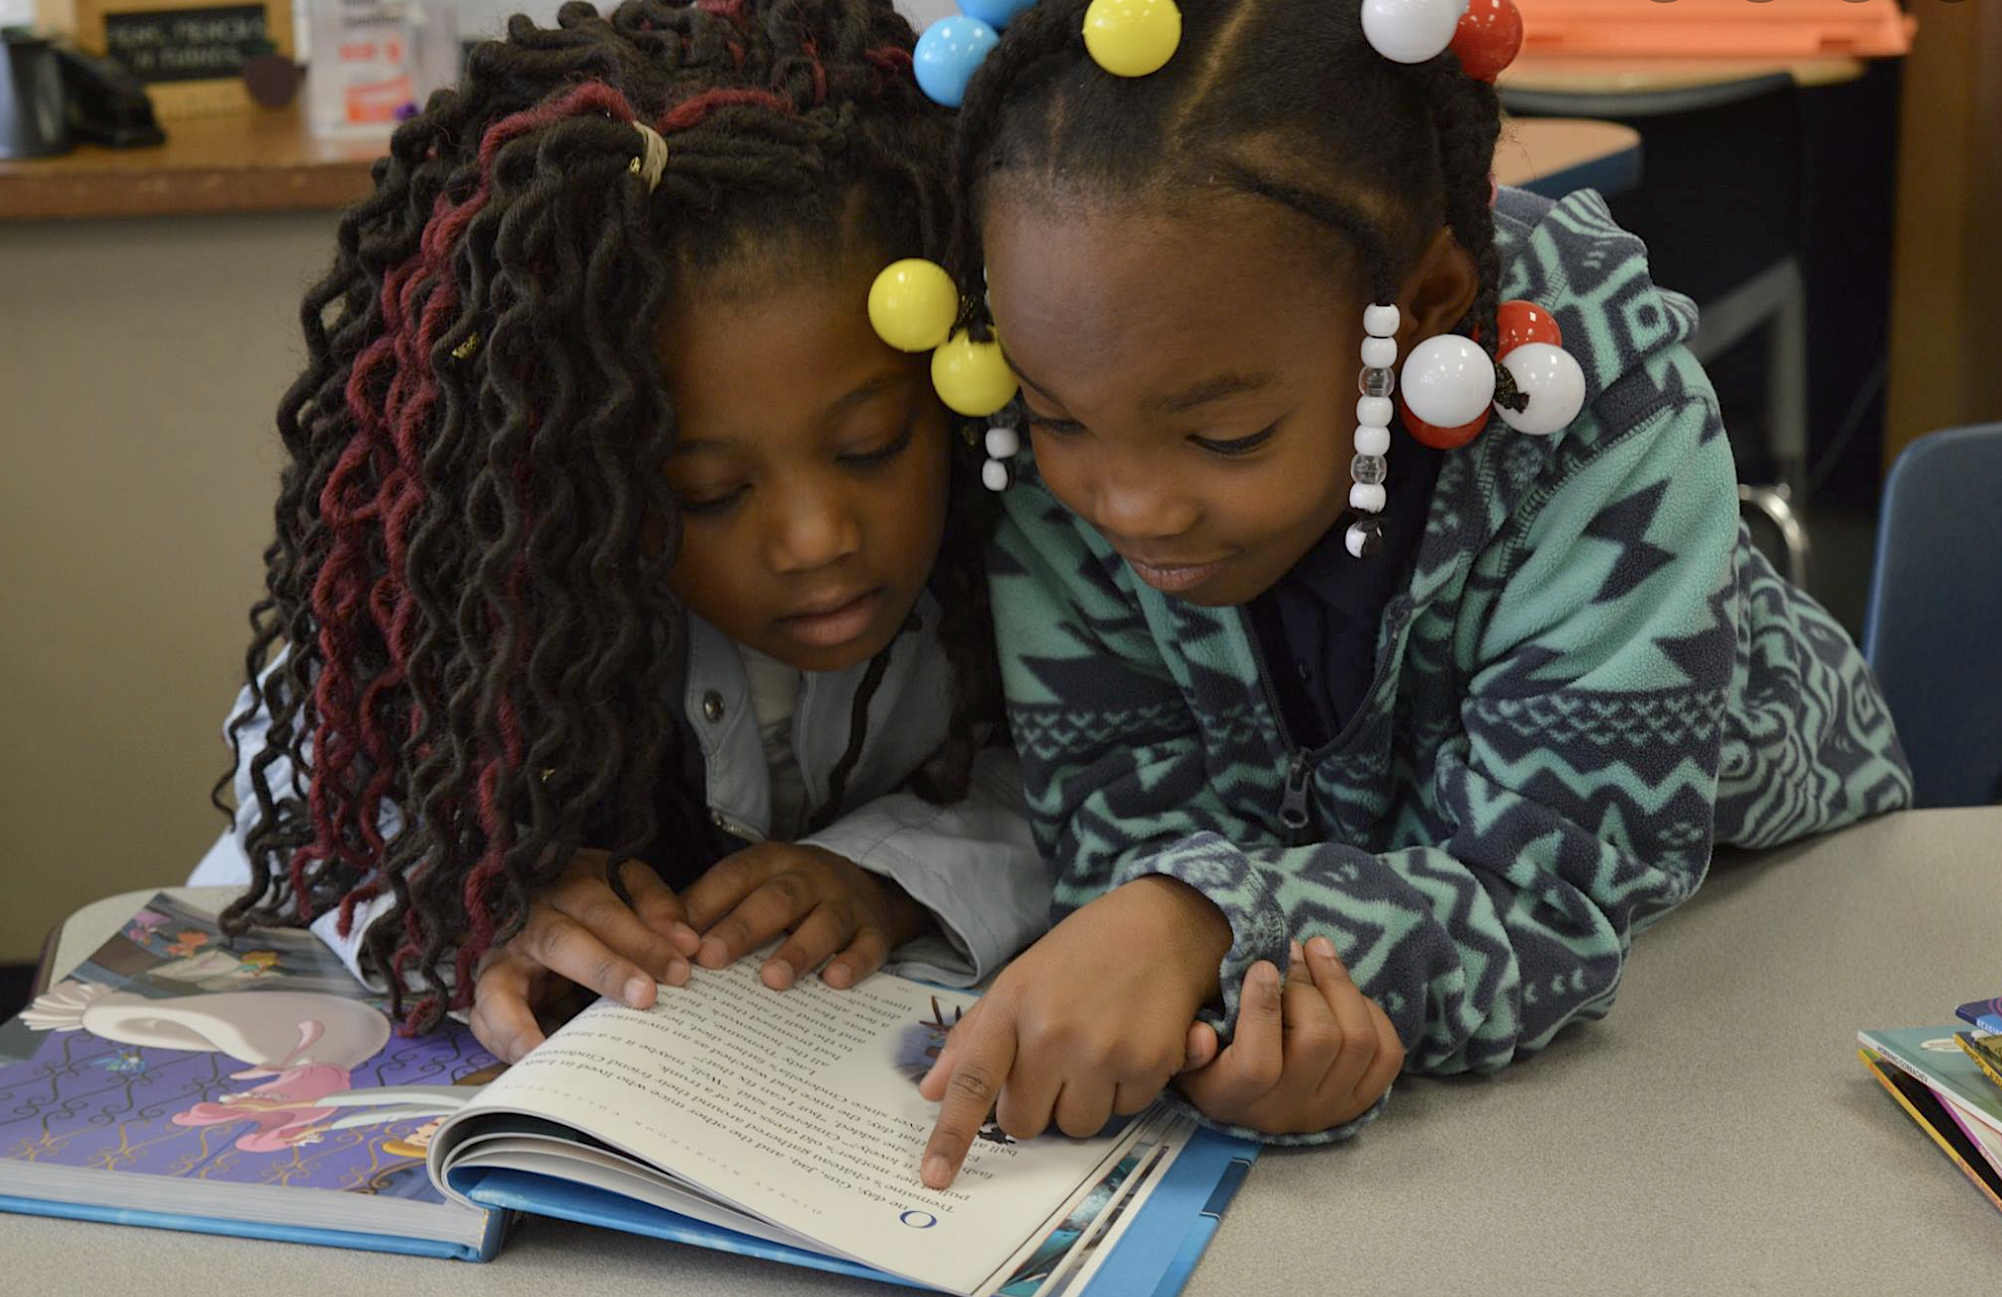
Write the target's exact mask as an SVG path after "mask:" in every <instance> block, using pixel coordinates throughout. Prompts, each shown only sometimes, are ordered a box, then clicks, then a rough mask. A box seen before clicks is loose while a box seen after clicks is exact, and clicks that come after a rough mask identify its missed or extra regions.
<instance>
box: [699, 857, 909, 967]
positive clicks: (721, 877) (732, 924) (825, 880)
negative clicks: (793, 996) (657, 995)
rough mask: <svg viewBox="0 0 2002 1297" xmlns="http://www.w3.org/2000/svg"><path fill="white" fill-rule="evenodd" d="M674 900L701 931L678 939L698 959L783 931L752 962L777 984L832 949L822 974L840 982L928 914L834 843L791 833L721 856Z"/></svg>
mask: <svg viewBox="0 0 2002 1297" xmlns="http://www.w3.org/2000/svg"><path fill="white" fill-rule="evenodd" d="M681 903H682V905H683V906H684V907H686V910H687V917H688V923H689V925H690V927H691V928H693V929H694V930H695V931H696V932H699V933H701V934H702V937H701V944H700V945H699V946H687V945H684V946H683V947H682V949H683V950H684V951H685V952H686V953H687V954H689V955H690V956H691V957H692V958H693V959H694V960H695V962H696V963H698V964H700V965H702V967H704V968H723V967H725V966H727V965H729V964H731V963H734V962H735V961H736V960H738V959H740V958H742V957H743V956H744V955H746V954H748V953H749V952H750V951H753V950H756V949H757V948H758V947H760V946H762V945H764V944H765V943H766V942H768V941H770V940H771V939H772V938H773V937H775V936H777V935H778V934H779V933H781V932H790V933H791V934H792V936H791V938H790V939H789V940H788V941H787V942H786V943H785V944H784V945H782V946H780V947H779V948H778V949H777V950H775V951H773V952H772V957H771V958H770V959H767V960H766V961H765V962H764V966H763V967H762V968H760V969H759V970H758V972H759V976H760V977H762V978H763V979H764V983H765V985H766V986H769V987H771V988H772V989H773V990H777V991H782V990H784V989H785V988H786V987H788V986H791V985H792V984H793V982H794V981H795V980H797V979H798V977H799V976H800V974H802V973H807V972H811V971H812V970H813V969H816V968H819V967H820V966H821V965H822V964H823V963H826V962H827V960H828V959H829V958H830V957H831V958H832V959H833V960H834V962H833V963H831V964H828V965H827V969H826V971H825V972H823V973H821V975H820V976H821V980H822V981H824V982H826V983H827V984H828V985H829V986H832V987H835V988H837V989H841V990H845V989H847V988H848V987H851V986H853V985H855V983H857V982H859V981H861V980H862V979H863V978H865V977H867V976H868V975H869V974H871V973H873V972H875V971H876V970H877V969H878V968H881V967H882V966H883V961H884V960H885V959H888V958H889V956H890V952H891V951H892V950H895V949H896V948H897V947H898V946H901V945H903V944H904V943H905V942H906V941H909V940H910V939H911V938H913V937H915V936H917V935H919V934H920V933H922V932H923V931H924V930H925V928H926V926H927V925H928V924H929V923H930V921H931V916H930V915H929V914H928V913H927V912H926V910H925V908H924V907H923V906H921V905H919V904H918V903H917V902H916V901H914V900H912V899H911V898H910V896H909V895H907V894H906V893H905V891H904V889H903V888H901V887H899V886H897V885H896V884H895V883H894V882H892V881H890V880H889V879H887V878H881V877H878V876H877V875H875V874H872V873H870V872H869V871H868V870H866V869H864V868H862V867H861V866H860V865H858V864H856V863H855V862H853V861H851V860H848V859H847V858H845V857H842V856H837V855H835V854H834V853H833V852H832V851H825V850H822V849H821V848H819V847H807V846H799V845H796V844H794V843H789V842H761V843H759V844H758V845H756V846H753V847H746V848H744V849H743V850H742V851H739V852H737V853H736V854H735V855H732V856H727V857H725V858H724V859H722V860H720V861H718V862H717V863H716V864H715V865H714V866H713V867H712V868H711V869H710V870H709V872H708V873H706V874H704V875H702V877H700V878H698V879H696V880H695V884H694V886H692V887H690V888H689V889H688V890H687V891H685V892H683V893H682V895H681Z"/></svg>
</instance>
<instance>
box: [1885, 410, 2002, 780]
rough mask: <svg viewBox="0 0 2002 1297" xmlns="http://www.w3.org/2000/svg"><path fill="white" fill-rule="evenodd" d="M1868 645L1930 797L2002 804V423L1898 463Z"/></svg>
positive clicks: (1916, 449)
mask: <svg viewBox="0 0 2002 1297" xmlns="http://www.w3.org/2000/svg"><path fill="white" fill-rule="evenodd" d="M1863 653H1864V656H1866V657H1867V658H1869V659H1870V665H1871V666H1872V667H1874V668H1876V671H1877V678H1878V679H1879V680H1881V681H1882V682H1883V685H1884V696H1885V697H1886V698H1888V699H1889V700H1890V703H1891V716H1892V718H1893V719H1895V720H1896V721H1897V723H1898V735H1899V737H1900V738H1902V739H1903V740H1904V744H1905V752H1906V753H1907V754H1908V755H1909V756H1910V757H1911V759H1912V771H1913V774H1914V775H1915V776H1916V778H1917V781H1918V805H1920V806H1985V805H1987V804H1989V803H1991V802H2002V423H1990V424H1983V425H1980V426H1978V427H1972V428H1953V429H1950V430H1948V431H1946V432H1936V433H1933V434H1932V435H1931V436H1927V437H1921V438H1919V439H1918V440H1917V441H1915V442H1913V443H1912V444H1911V446H1910V447H1909V448H1907V449H1906V451H1905V453H1904V454H1902V455H1900V456H1898V462H1897V463H1896V464H1893V465H1892V466H1891V475H1890V479H1889V480H1888V481H1887V482H1886V483H1885V484H1884V507H1883V513H1882V516H1881V517H1880V519H1879V520H1878V528H1877V570H1876V574H1875V576H1874V577H1873V578H1872V580H1871V585H1870V612H1869V617H1868V619H1867V621H1866V623H1865V626H1864V629H1863Z"/></svg>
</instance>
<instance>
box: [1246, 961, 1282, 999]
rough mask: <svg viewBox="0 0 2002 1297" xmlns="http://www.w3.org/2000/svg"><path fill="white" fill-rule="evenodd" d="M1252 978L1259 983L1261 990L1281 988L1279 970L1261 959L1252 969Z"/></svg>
mask: <svg viewBox="0 0 2002 1297" xmlns="http://www.w3.org/2000/svg"><path fill="white" fill-rule="evenodd" d="M1251 980H1252V981H1254V982H1256V983H1258V986H1259V988H1260V989H1261V990H1266V991H1276V990H1278V989H1279V970H1278V969H1276V968H1274V967H1273V966H1272V965H1270V964H1268V963H1266V962H1265V961H1264V960H1262V959H1261V960H1259V961H1258V963H1257V964H1256V965H1255V966H1254V967H1253V968H1252V970H1251Z"/></svg>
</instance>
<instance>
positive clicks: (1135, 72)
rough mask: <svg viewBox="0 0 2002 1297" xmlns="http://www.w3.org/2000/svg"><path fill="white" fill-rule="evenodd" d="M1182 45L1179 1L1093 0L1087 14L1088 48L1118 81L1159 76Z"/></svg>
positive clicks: (1085, 45)
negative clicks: (1127, 78) (1177, 6)
mask: <svg viewBox="0 0 2002 1297" xmlns="http://www.w3.org/2000/svg"><path fill="white" fill-rule="evenodd" d="M1181 43H1182V11H1181V10H1180V9H1177V8H1176V7H1175V0H1091V8H1089V9H1087V10H1085V11H1084V47H1085V49H1087V50H1089V51H1090V52H1091V57H1092V61H1093V62H1095V63H1097V64H1098V66H1100V67H1102V68H1104V69H1105V70H1106V71H1107V72H1110V73H1111V74H1112V75H1113V76H1116V77H1144V76H1149V75H1151V74H1153V73H1155V72H1159V71H1160V70H1161V69H1162V68H1163V67H1166V66H1167V63H1168V60H1169V59H1171V58H1173V57H1174V56H1175V49H1176V47H1177V46H1179V45H1180V44H1181Z"/></svg>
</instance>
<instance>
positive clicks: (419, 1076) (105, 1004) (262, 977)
mask: <svg viewBox="0 0 2002 1297" xmlns="http://www.w3.org/2000/svg"><path fill="white" fill-rule="evenodd" d="M385 1008H386V1006H385V1004H384V1003H383V1002H382V1001H381V1000H379V999H377V998H375V997H372V996H371V995H370V994H369V992H368V991H367V990H366V989H365V988H364V987H362V986H361V985H360V984H359V983H357V982H356V981H355V980H354V978H353V977H352V976H351V975H350V974H349V973H348V971H347V969H346V967H345V966H343V965H342V964H341V962H340V961H339V960H338V959H337V958H335V957H334V955H333V954H332V953H331V952H329V951H328V950H327V949H326V948H325V947H324V946H322V945H321V944H320V942H319V941H318V940H316V939H315V938H313V937H312V936H311V935H310V934H308V933H304V932H291V931H253V932H251V933H248V934H246V935H244V936H242V937H231V936H228V935H226V934H224V933H223V932H222V931H221V929H220V928H219V926H218V925H217V923H216V919H215V916H213V915H210V914H207V913H204V912H202V911H200V910H197V909H194V908H192V907H190V906H187V905H184V904H182V903H180V902H178V901H176V900H174V899H173V898H171V897H169V896H166V895H160V896H156V897H154V898H153V900H152V901H151V902H149V903H148V904H147V905H146V906H145V907H143V908H142V909H140V910H139V911H138V912H137V913H135V914H134V915H133V916H132V918H131V919H130V920H128V921H127V922H126V924H125V925H124V927H123V928H122V929H121V931H120V932H119V933H118V934H117V935H115V936H114V937H112V938H111V940H109V941H107V942H106V943H105V944H104V945H103V946H101V947H100V948H99V949H98V950H97V951H96V952H95V953H94V954H93V955H92V956H91V957H90V958H89V959H87V960H86V961H84V963H83V964H82V965H80V966H79V967H78V968H77V969H76V970H75V971H74V972H73V973H71V974H70V975H69V976H68V977H66V978H65V979H64V980H63V981H62V982H60V983H59V984H57V985H56V986H54V987H51V988H50V989H49V990H48V991H47V992H46V993H44V994H43V995H41V996H39V997H37V998H36V1000H35V1001H34V1003H33V1004H31V1005H30V1006H29V1007H28V1008H27V1009H26V1010H25V1011H23V1012H22V1013H21V1015H20V1016H18V1017H16V1018H14V1019H13V1020H11V1021H9V1022H7V1023H5V1024H4V1025H0V1210H6V1211H14V1212H22V1213H30V1214H36V1215H49V1216H66V1217H72V1218H76V1219H84V1220H99V1221H113V1222H117V1223H122V1224H130V1225H148V1226H154V1227H158V1228H163V1229H176V1230H190V1231H198V1232H206V1233H219V1234H236V1235H243V1236H249V1237H256V1238H276V1239H288V1240H293V1241H299V1242H309V1243H322V1244H330V1245H333V1246H339V1247H355V1248H364V1249H368V1250H374V1251H395V1252H409V1253H414V1254H420V1255H432V1256H458V1257H464V1258H467V1259H485V1258H487V1257H490V1256H491V1255H492V1254H493V1252H494V1249H495V1248H496V1247H497V1246H498V1244H499V1240H500V1232H501V1224H502V1222H501V1221H500V1219H499V1217H498V1215H497V1214H495V1213H491V1212H487V1211H481V1210H469V1209H468V1208H466V1207H465V1206H463V1205H461V1204H458V1203H453V1202H450V1201H448V1200H447V1198H446V1197H445V1195H443V1194H441V1193H440V1192H439V1191H438V1190H437V1189H436V1188H434V1187H433V1185H432V1183H431V1179H430V1176H429V1174H428V1173H427V1171H426V1168H425V1153H426V1151H427V1145H428V1143H429V1138H430V1135H431V1133H432V1132H433V1131H435V1130H436V1129H437V1127H438V1125H439V1123H440V1121H441V1120H442V1117H443V1116H444V1115H445V1114H447V1113H449V1112H452V1111H455V1110H456V1108H457V1107H458V1105H459V1104H460V1103H462V1102H463V1101H464V1099H465V1098H466V1097H469V1096H470V1095H472V1094H474V1093H476V1092H477V1090H478V1088H479V1086H480V1085H481V1083H482V1082H483V1081H485V1080H486V1079H488V1078H490V1077H491V1076H492V1075H494V1074H495V1073H496V1072H497V1071H498V1070H499V1065H498V1063H497V1062H496V1060H495V1059H494V1058H493V1057H492V1056H490V1055H489V1054H487V1053H486V1052H485V1051H484V1050H483V1049H481V1048H480V1046H479V1044H478V1042H476V1041H475V1040H474V1039H473V1036H472V1033H471V1032H470V1031H468V1030H467V1029H466V1028H464V1027H462V1026H459V1025H458V1024H456V1023H448V1024H446V1026H445V1028H444V1029H443V1030H441V1031H439V1032H436V1033H433V1034H431V1035H426V1036H421V1037H403V1036H399V1035H397V1034H396V1033H395V1032H394V1031H393V1030H392V1026H391V1023H390V1020H389V1016H388V1014H387V1013H386V1012H385ZM274 1195H289V1200H288V1201H286V1202H285V1203H284V1205H283V1206H282V1207H281V1206H279V1205H278V1204H277V1199H276V1198H274ZM273 1216H277V1217H281V1218H283V1219H285V1220H288V1221H292V1222H295V1224H292V1225H283V1226H280V1225H272V1224H268V1223H266V1220H267V1219H268V1218H270V1217H273Z"/></svg>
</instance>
